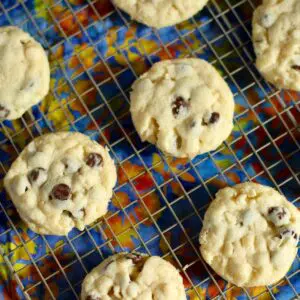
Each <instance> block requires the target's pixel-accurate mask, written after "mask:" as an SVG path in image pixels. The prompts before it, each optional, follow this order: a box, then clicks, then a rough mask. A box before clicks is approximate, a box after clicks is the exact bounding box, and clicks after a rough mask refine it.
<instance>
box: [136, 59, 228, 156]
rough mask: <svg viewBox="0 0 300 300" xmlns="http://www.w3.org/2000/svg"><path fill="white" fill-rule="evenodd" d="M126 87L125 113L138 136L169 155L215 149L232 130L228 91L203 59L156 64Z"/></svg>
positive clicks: (194, 154)
mask: <svg viewBox="0 0 300 300" xmlns="http://www.w3.org/2000/svg"><path fill="white" fill-rule="evenodd" d="M132 89H133V90H132V93H131V107H130V111H131V115H132V120H133V123H134V125H135V128H136V130H137V132H138V134H139V136H140V138H141V139H142V141H148V142H150V143H153V144H155V145H156V146H157V147H158V148H160V149H161V150H162V151H163V152H165V153H167V154H170V155H172V156H175V157H189V158H193V157H194V156H196V155H198V154H202V153H205V152H208V151H211V150H215V149H216V148H217V147H218V146H219V145H220V144H221V143H222V142H223V141H224V140H225V139H226V138H227V137H228V136H229V134H230V132H231V130H232V128H233V112H234V101H233V95H232V93H231V91H230V89H229V87H228V85H227V84H226V83H225V81H224V80H223V79H222V77H221V76H220V75H219V73H218V72H217V70H216V69H215V68H214V67H213V66H212V65H210V64H209V63H207V62H206V61H204V60H201V59H196V58H187V59H175V60H166V61H162V62H159V63H156V64H155V65H153V67H152V68H151V69H150V70H149V71H148V72H147V73H146V74H144V75H142V76H141V77H140V78H139V79H138V80H137V81H136V82H135V83H134V84H133V87H132Z"/></svg>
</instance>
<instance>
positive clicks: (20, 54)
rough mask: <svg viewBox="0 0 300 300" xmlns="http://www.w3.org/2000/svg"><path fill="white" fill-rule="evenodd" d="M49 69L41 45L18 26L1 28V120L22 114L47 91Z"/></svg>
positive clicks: (14, 117) (11, 118) (15, 117)
mask: <svg viewBox="0 0 300 300" xmlns="http://www.w3.org/2000/svg"><path fill="white" fill-rule="evenodd" d="M49 83H50V70H49V63H48V59H47V55H46V53H45V51H44V49H43V48H42V46H41V45H40V44H39V43H38V42H37V41H35V40H34V39H33V38H32V37H31V36H30V35H29V34H28V33H26V32H24V31H23V30H21V29H19V28H18V27H13V26H7V27H1V28H0V120H13V119H17V118H19V117H21V116H22V115H23V114H24V112H25V111H27V110H28V109H29V108H30V107H31V106H33V105H35V104H37V103H38V102H39V101H40V100H42V98H43V97H44V96H46V94H47V93H48V91H49Z"/></svg>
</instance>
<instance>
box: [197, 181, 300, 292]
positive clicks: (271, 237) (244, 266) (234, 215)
mask: <svg viewBox="0 0 300 300" xmlns="http://www.w3.org/2000/svg"><path fill="white" fill-rule="evenodd" d="M299 234H300V212H299V211H298V209H297V208H296V207H295V206H294V205H293V204H291V203H290V202H288V201H287V200H286V199H285V198H284V197H283V196H282V195H281V194H279V193H278V192H277V191H276V190H274V189H273V188H270V187H267V186H263V185H260V184H256V183H251V182H247V183H242V184H238V185H236V186H233V187H226V188H224V189H221V190H220V191H219V192H218V193H217V194H216V199H215V200H213V202H212V203H211V204H210V206H209V208H208V210H207V212H206V214H205V217H204V222H203V228H202V230H201V233H200V238H199V241H200V251H201V254H202V256H203V258H204V260H205V261H206V262H207V263H208V264H209V265H210V266H211V267H212V268H213V269H214V270H215V272H216V273H217V274H219V275H220V276H222V277H223V278H225V279H226V280H228V281H229V282H231V283H234V284H236V285H237V286H241V287H252V286H261V285H269V284H272V283H275V282H277V281H278V280H280V279H281V278H282V277H283V276H284V275H285V274H286V273H287V272H288V270H289V268H290V267H291V265H292V263H293V260H294V258H295V257H296V254H297V243H298V240H299Z"/></svg>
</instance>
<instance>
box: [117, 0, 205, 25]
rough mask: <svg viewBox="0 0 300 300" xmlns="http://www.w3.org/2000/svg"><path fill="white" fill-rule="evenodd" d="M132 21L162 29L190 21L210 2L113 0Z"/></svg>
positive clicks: (198, 0)
mask: <svg viewBox="0 0 300 300" xmlns="http://www.w3.org/2000/svg"><path fill="white" fill-rule="evenodd" d="M113 2H114V3H115V4H116V6H118V7H119V8H121V9H122V10H124V11H125V12H127V13H128V14H129V15H130V16H131V18H132V19H134V20H137V21H139V22H141V23H143V24H145V25H147V26H150V27H155V28H161V27H166V26H171V25H174V24H177V23H180V22H182V21H184V20H187V19H189V18H190V17H192V16H193V15H195V14H196V13H197V12H198V11H199V10H201V9H202V8H203V7H204V5H205V4H206V3H207V2H208V0H129V1H128V0H113Z"/></svg>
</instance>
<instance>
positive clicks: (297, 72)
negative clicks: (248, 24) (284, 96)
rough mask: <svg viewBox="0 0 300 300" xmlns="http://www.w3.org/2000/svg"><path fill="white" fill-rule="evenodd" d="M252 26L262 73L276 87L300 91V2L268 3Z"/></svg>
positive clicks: (275, 0)
mask: <svg viewBox="0 0 300 300" xmlns="http://www.w3.org/2000/svg"><path fill="white" fill-rule="evenodd" d="M252 25H253V33H252V36H253V44H254V49H255V53H256V66H257V68H258V70H259V71H260V72H261V74H262V75H263V76H264V77H265V79H266V80H267V81H269V82H271V83H273V84H274V85H275V86H276V87H278V88H285V89H292V90H295V91H300V1H299V0H284V1H282V0H264V1H263V4H262V5H261V6H259V7H258V8H257V9H256V10H255V11H254V15H253V22H252Z"/></svg>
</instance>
